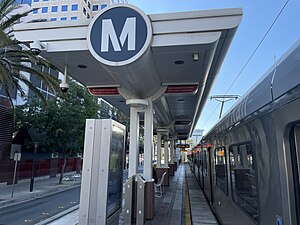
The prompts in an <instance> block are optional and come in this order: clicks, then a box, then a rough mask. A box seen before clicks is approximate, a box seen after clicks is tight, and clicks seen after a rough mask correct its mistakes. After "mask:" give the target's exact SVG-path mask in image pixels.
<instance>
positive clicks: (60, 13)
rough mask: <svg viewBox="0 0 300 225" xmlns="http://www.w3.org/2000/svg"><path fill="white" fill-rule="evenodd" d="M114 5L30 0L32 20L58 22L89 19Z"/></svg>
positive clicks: (106, 0) (99, 0)
mask: <svg viewBox="0 0 300 225" xmlns="http://www.w3.org/2000/svg"><path fill="white" fill-rule="evenodd" d="M114 3H127V1H113V0H60V1H59V0H32V2H31V7H32V8H33V9H34V11H33V12H32V19H33V20H42V21H59V20H81V19H91V18H92V17H93V16H94V15H96V14H97V13H98V12H99V11H100V10H101V9H104V8H105V7H107V6H108V5H111V4H114Z"/></svg>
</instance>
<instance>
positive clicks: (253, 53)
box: [201, 0, 290, 127]
mask: <svg viewBox="0 0 300 225" xmlns="http://www.w3.org/2000/svg"><path fill="white" fill-rule="evenodd" d="M289 1H290V0H287V1H286V2H285V3H284V5H283V6H282V7H281V9H280V11H279V13H278V14H277V16H276V17H275V19H274V20H273V22H272V24H271V25H270V27H269V28H268V30H267V31H266V33H265V34H264V36H263V37H262V38H261V40H260V41H259V43H258V44H257V46H256V47H255V49H254V50H253V52H252V53H251V55H250V56H249V58H248V59H247V61H246V62H245V64H244V65H243V67H242V69H241V70H240V72H239V73H238V74H237V75H236V76H235V78H234V80H233V81H232V83H231V84H230V86H229V88H228V89H227V91H226V92H225V95H226V94H227V93H228V92H229V91H230V89H231V88H232V87H233V85H234V84H235V82H236V81H237V79H238V78H239V77H240V76H241V74H242V73H243V71H244V69H245V68H246V66H247V65H248V64H249V62H250V61H251V59H252V58H253V56H254V55H255V53H256V52H257V50H258V48H259V47H260V46H261V44H262V43H263V41H264V40H265V38H266V37H267V35H268V34H269V32H270V31H271V30H272V28H273V26H274V25H275V23H276V22H277V20H278V19H279V17H280V16H281V14H282V12H283V11H284V9H285V8H286V6H287V4H288V3H289ZM217 108H218V105H217V106H216V107H215V108H214V110H213V111H212V113H211V114H210V115H209V117H208V119H207V120H206V121H205V122H204V124H203V125H202V126H201V127H204V126H205V124H206V123H207V122H208V121H209V120H210V118H211V117H212V115H213V114H214V113H215V111H216V110H217Z"/></svg>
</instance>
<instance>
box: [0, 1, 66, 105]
mask: <svg viewBox="0 0 300 225" xmlns="http://www.w3.org/2000/svg"><path fill="white" fill-rule="evenodd" d="M18 7H19V6H18V5H17V4H15V1H14V0H1V1H0V86H1V87H2V89H3V91H4V92H5V94H6V95H7V96H8V97H9V98H10V99H11V97H10V90H12V89H17V90H18V91H19V93H20V95H21V96H22V97H25V96H26V93H25V92H24V90H23V88H22V86H21V85H20V81H21V82H23V83H24V84H25V85H26V86H28V88H29V89H31V90H32V91H33V92H34V93H35V94H36V96H37V97H38V98H40V99H42V100H43V101H44V102H46V101H45V98H44V97H43V95H42V94H41V93H40V91H39V90H38V89H37V88H36V87H35V86H34V85H33V84H32V83H31V81H30V80H29V79H28V78H27V77H26V76H25V74H26V73H29V74H31V75H32V76H36V77H37V78H39V79H41V80H42V81H43V83H44V84H45V85H46V86H48V88H50V89H51V90H52V91H54V92H57V93H60V89H59V82H58V80H57V79H56V78H54V77H53V76H51V75H50V74H48V73H44V72H41V71H40V70H38V69H34V68H33V67H32V65H40V66H46V67H50V68H52V69H55V70H56V68H55V67H54V66H53V65H51V64H50V63H49V62H47V61H46V60H45V59H43V58H42V57H40V56H36V55H34V54H33V53H32V52H31V51H30V50H26V49H22V48H21V47H20V44H22V43H20V42H18V41H16V40H15V39H14V38H13V35H12V34H13V29H12V27H13V25H15V24H16V23H18V22H19V20H20V19H21V18H22V17H24V16H26V15H28V13H30V12H31V11H27V12H24V13H20V14H14V13H13V12H14V10H16V9H17V8H18ZM23 44H24V43H23Z"/></svg>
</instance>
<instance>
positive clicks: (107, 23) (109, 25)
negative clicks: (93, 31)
mask: <svg viewBox="0 0 300 225" xmlns="http://www.w3.org/2000/svg"><path fill="white" fill-rule="evenodd" d="M135 34H136V18H135V17H131V18H127V19H126V22H125V24H124V26H123V30H122V32H121V35H120V38H119V39H118V38H117V34H116V31H115V28H114V25H113V22H112V20H111V19H106V20H102V34H101V52H108V46H109V40H111V43H112V46H113V48H114V51H115V52H120V51H121V47H120V44H119V40H120V43H121V46H122V47H123V46H124V44H125V41H126V38H127V37H128V39H127V42H128V49H127V50H128V51H134V50H135Z"/></svg>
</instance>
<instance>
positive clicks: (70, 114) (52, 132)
mask: <svg viewBox="0 0 300 225" xmlns="http://www.w3.org/2000/svg"><path fill="white" fill-rule="evenodd" d="M99 111H100V110H99V105H98V100H97V98H95V97H93V96H92V95H91V94H90V93H89V92H88V91H87V89H86V88H85V87H83V86H81V85H79V84H77V83H75V82H70V90H69V91H68V92H67V94H66V98H65V99H64V98H60V97H57V98H56V99H55V100H54V101H51V102H49V103H48V104H47V106H45V105H38V102H35V103H32V104H30V105H28V104H27V105H24V106H21V107H17V110H16V112H17V118H18V120H17V125H18V127H19V128H20V127H25V128H27V129H30V128H35V129H36V130H37V132H39V133H40V134H42V135H41V137H42V140H40V142H41V143H40V144H42V145H43V146H45V147H46V148H47V149H49V150H50V152H57V151H58V152H60V153H62V154H63V158H64V163H63V167H62V169H61V175H60V180H59V183H60V184H61V183H62V178H63V173H64V170H65V166H66V159H67V158H68V157H69V156H72V155H75V154H76V153H82V152H83V144H84V133H85V120H86V119H88V118H99V116H98V112H99Z"/></svg>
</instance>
